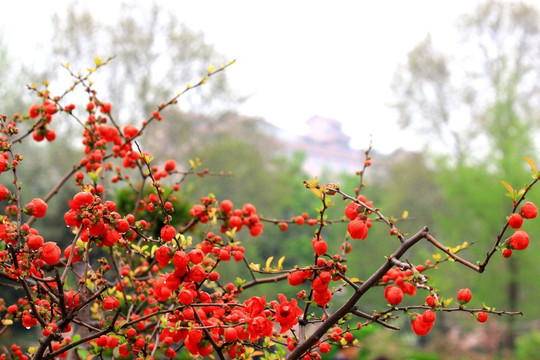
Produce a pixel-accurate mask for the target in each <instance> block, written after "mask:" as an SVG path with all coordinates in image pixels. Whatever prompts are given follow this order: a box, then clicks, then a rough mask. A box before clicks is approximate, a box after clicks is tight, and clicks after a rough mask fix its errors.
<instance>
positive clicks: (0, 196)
mask: <svg viewBox="0 0 540 360" xmlns="http://www.w3.org/2000/svg"><path fill="white" fill-rule="evenodd" d="M9 194H11V193H10V191H9V189H8V188H6V187H5V186H4V185H0V201H2V200H4V199H5V198H7V197H8V195H9Z"/></svg>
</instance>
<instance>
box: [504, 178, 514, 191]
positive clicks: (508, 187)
mask: <svg viewBox="0 0 540 360" xmlns="http://www.w3.org/2000/svg"><path fill="white" fill-rule="evenodd" d="M501 183H502V184H503V185H504V186H505V187H506V188H507V189H508V191H509V192H510V193H513V192H514V188H513V187H511V186H510V184H508V183H507V182H506V181H502V180H501Z"/></svg>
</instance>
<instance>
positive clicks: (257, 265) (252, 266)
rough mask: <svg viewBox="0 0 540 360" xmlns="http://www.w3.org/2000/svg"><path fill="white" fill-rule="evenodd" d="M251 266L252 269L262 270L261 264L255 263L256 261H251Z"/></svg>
mask: <svg viewBox="0 0 540 360" xmlns="http://www.w3.org/2000/svg"><path fill="white" fill-rule="evenodd" d="M249 267H250V269H252V270H255V271H260V269H261V264H254V263H251V264H249Z"/></svg>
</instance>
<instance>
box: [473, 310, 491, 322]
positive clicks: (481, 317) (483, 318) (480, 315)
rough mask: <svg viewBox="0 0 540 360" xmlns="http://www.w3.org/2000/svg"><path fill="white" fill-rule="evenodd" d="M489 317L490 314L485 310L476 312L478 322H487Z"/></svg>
mask: <svg viewBox="0 0 540 360" xmlns="http://www.w3.org/2000/svg"><path fill="white" fill-rule="evenodd" d="M487 319H488V315H487V314H486V313H485V312H483V311H480V312H479V313H478V314H476V320H478V322H481V323H483V322H486V321H487Z"/></svg>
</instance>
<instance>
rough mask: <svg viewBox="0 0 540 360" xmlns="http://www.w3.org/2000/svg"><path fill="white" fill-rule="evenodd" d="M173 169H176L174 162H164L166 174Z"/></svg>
mask: <svg viewBox="0 0 540 360" xmlns="http://www.w3.org/2000/svg"><path fill="white" fill-rule="evenodd" d="M174 169H176V161H174V160H172V159H171V160H167V161H166V162H165V170H166V171H168V172H171V171H173V170H174Z"/></svg>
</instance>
